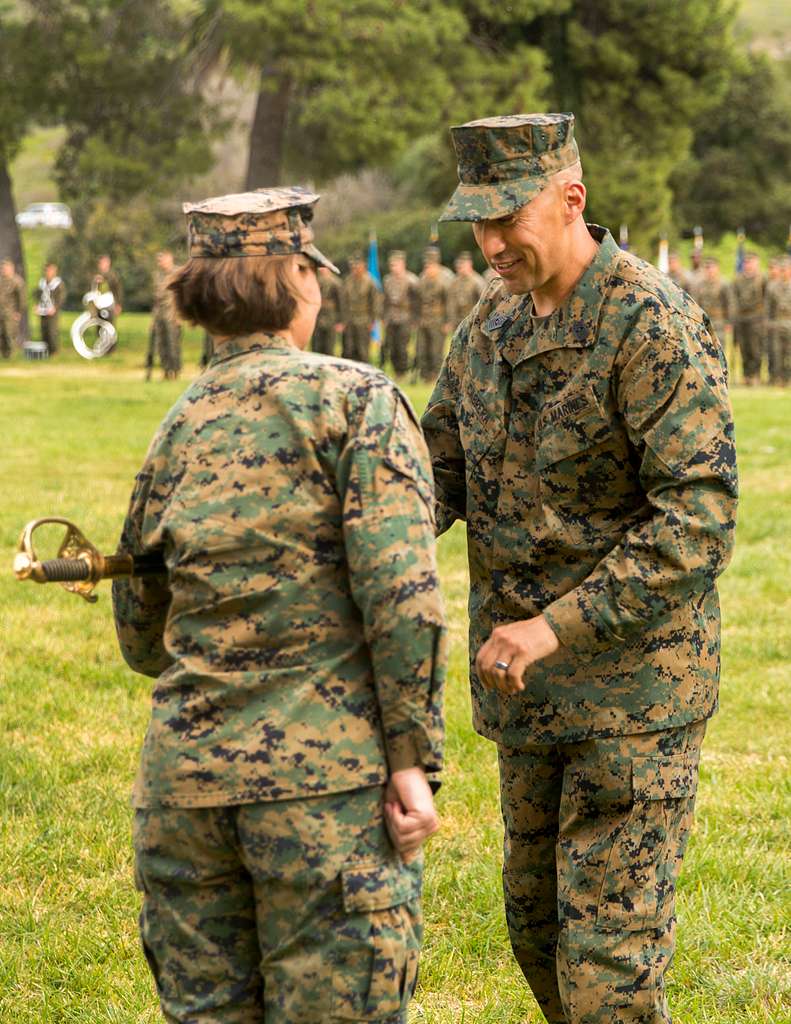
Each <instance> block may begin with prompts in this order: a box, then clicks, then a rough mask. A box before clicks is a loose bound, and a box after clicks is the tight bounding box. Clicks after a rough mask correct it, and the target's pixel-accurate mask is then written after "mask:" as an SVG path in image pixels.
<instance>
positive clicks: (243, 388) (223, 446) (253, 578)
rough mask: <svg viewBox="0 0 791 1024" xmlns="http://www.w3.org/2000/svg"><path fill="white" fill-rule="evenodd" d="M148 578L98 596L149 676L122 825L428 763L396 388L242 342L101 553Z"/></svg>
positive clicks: (188, 401)
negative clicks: (138, 560)
mask: <svg viewBox="0 0 791 1024" xmlns="http://www.w3.org/2000/svg"><path fill="white" fill-rule="evenodd" d="M120 546H121V547H122V548H124V549H126V550H132V551H135V552H143V551H149V550H151V549H154V548H160V547H162V548H164V555H165V561H166V564H167V570H168V575H167V579H164V578H159V579H156V580H151V579H148V580H146V579H140V580H123V581H117V582H116V583H115V584H114V587H113V600H114V608H115V618H116V627H117V631H118V638H119V642H120V645H121V650H122V652H123V654H124V657H125V658H126V660H127V662H128V663H129V664H130V665H131V667H132V668H134V669H135V670H136V671H138V672H142V673H145V674H146V675H150V676H156V677H158V678H157V682H156V684H155V686H154V691H153V710H152V717H151V722H150V725H149V728H148V732H147V735H146V739H145V744H144V747H143V753H142V763H141V767H140V771H139V774H138V778H137V781H136V784H135V791H134V798H133V800H134V803H135V805H136V806H138V807H145V806H151V805H156V804H163V805H171V806H184V807H190V806H191V807H198V806H216V805H225V804H235V803H247V802H256V801H262V800H276V799H284V798H291V797H303V796H310V795H313V794H320V793H328V792H340V791H343V790H350V789H355V788H358V787H363V786H370V785H375V784H379V783H382V782H383V781H384V780H385V779H386V777H387V775H388V771H389V772H392V771H395V770H398V769H403V768H408V767H412V766H415V765H422V766H423V767H424V768H425V770H426V771H427V772H429V773H436V772H438V771H439V770H440V768H441V762H442V717H441V700H442V687H443V681H444V675H445V660H446V650H445V643H446V640H445V637H446V631H445V624H444V616H443V610H442V604H441V600H440V594H439V583H438V579H437V568H436V560H435V541H434V519H433V486H432V479H431V469H430V465H429V461H428V454H427V451H426V447H425V443H424V441H423V438H422V436H421V433H420V428H419V426H418V424H417V422H416V420H415V417H414V414H413V412H412V410H411V408H410V406H409V404H408V402H407V400H406V399H405V398H404V397H403V395H401V393H400V392H399V391H398V389H397V388H396V387H395V385H394V384H393V383H392V382H391V381H390V380H389V379H388V378H387V377H385V376H384V375H383V374H381V373H379V372H377V371H375V370H373V369H372V368H371V367H369V366H364V365H362V364H359V363H352V362H347V361H345V360H340V359H332V358H330V357H328V356H323V355H318V354H315V353H303V352H300V351H299V350H297V349H296V348H293V347H291V346H289V345H288V344H287V343H286V342H285V341H284V340H283V339H281V338H278V337H276V336H272V335H263V334H258V335H254V336H251V337H246V338H236V339H232V340H231V341H229V342H227V343H225V344H223V345H222V346H221V347H220V348H219V349H218V351H217V353H216V355H215V356H214V358H213V359H212V361H211V363H210V365H209V368H208V369H207V370H206V371H205V372H204V373H203V375H202V376H201V377H199V378H198V379H197V380H196V381H195V383H194V384H193V385H192V386H191V387H190V388H189V389H188V390H187V391H186V392H185V393H184V394H183V395H182V396H181V398H180V399H179V400H178V401H177V403H176V404H175V406H174V407H173V408H172V409H171V411H170V412H169V413H168V415H167V416H166V417H165V420H164V421H163V423H162V425H161V427H160V429H159V431H158V433H157V434H156V436H155V438H154V440H153V442H152V444H151V447H150V449H149V452H148V455H147V456H146V460H145V463H144V465H143V468H142V470H141V471H140V473H139V474H138V476H137V482H136V486H135V489H134V492H133V494H132V499H131V505H130V508H129V514H128V516H127V519H126V522H125V524H124V528H123V534H122V537H121V545H120Z"/></svg>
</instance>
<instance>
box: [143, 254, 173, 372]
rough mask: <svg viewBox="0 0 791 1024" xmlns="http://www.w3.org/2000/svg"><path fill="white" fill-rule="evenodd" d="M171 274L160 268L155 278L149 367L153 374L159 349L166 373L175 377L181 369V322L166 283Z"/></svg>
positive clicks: (147, 359)
mask: <svg viewBox="0 0 791 1024" xmlns="http://www.w3.org/2000/svg"><path fill="white" fill-rule="evenodd" d="M169 276H170V271H163V270H157V271H156V272H155V274H154V278H153V284H152V293H153V304H152V307H151V317H152V319H151V328H150V330H149V334H148V352H147V354H146V370H147V372H148V373H149V374H150V372H151V370H152V369H153V366H154V353H155V352H156V353H157V354H158V356H159V365H160V366H161V367H162V371H163V373H164V374H165V376H166V377H169V378H173V379H175V378H176V377H178V375H179V373H180V372H181V324H180V323H179V319H178V317H177V316H176V310H175V308H174V306H173V303H172V301H171V299H170V296H169V294H168V291H167V288H166V287H165V282H166V281H167V279H168V277H169Z"/></svg>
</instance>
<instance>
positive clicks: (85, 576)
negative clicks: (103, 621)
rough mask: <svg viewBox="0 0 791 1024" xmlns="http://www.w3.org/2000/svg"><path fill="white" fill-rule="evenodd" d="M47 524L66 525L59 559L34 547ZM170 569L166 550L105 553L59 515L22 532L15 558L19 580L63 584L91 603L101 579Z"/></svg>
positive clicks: (36, 520)
mask: <svg viewBox="0 0 791 1024" xmlns="http://www.w3.org/2000/svg"><path fill="white" fill-rule="evenodd" d="M47 523H56V524H59V525H62V526H65V527H66V536H65V538H64V540H63V543H62V544H61V546H60V550H59V551H58V556H57V558H49V559H45V560H44V561H43V562H42V561H39V559H38V558H37V556H36V552H35V548H34V547H33V534H34V533H35V531H36V530H37V529H38V528H39V527H40V526H44V525H45V524H47ZM166 572H167V568H166V566H165V560H164V557H163V552H162V551H151V552H148V553H147V554H143V555H130V554H126V553H124V552H121V553H118V554H115V555H103V554H102V553H101V552H100V551H99V550H97V548H95V547H94V545H93V544H91V542H90V541H89V540H88V539H87V538H86V537H85V535H84V534H83V533H82V531H81V530H79V529H78V528H77V527H76V526H75V525H74V523H72V522H71V521H70V520H69V519H62V518H60V517H59V516H48V517H44V518H42V519H33V520H31V522H29V523H28V524H27V526H26V527H25V528H24V530H23V531H22V535H21V536H20V538H19V550H18V551H17V553H16V556H15V558H14V575H15V576H16V578H17V579H18V580H34V582H36V583H60V584H61V586H63V587H64V588H65V589H66V590H68V591H70V592H71V593H72V594H79V595H80V597H83V598H85V600H86V601H90V602H94V601H96V595H95V594H94V593H93V591H94V588H95V587H96V584H97V583H98V582H99V581H100V580H106V579H118V578H119V577H122V576H159V575H163V574H165V573H166Z"/></svg>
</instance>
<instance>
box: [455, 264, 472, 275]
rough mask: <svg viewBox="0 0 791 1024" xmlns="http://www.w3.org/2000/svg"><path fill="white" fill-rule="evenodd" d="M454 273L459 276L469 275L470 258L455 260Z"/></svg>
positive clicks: (470, 267)
mask: <svg viewBox="0 0 791 1024" xmlns="http://www.w3.org/2000/svg"><path fill="white" fill-rule="evenodd" d="M456 273H457V274H458V275H459V277H469V276H470V274H471V273H472V260H456Z"/></svg>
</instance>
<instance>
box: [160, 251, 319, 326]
mask: <svg viewBox="0 0 791 1024" xmlns="http://www.w3.org/2000/svg"><path fill="white" fill-rule="evenodd" d="M294 258H295V257H294V254H288V255H285V256H245V257H229V258H227V259H216V258H211V257H206V256H194V257H193V258H192V259H190V260H189V261H188V262H187V263H185V264H184V266H183V267H179V268H178V269H177V270H175V271H174V272H173V274H171V276H170V279H169V280H168V284H167V287H168V288H169V289H170V291H171V292H172V293H173V298H174V302H175V305H176V310H177V311H178V314H179V316H180V317H181V319H182V320H188V321H190V323H193V324H198V325H199V326H200V327H203V328H205V330H207V331H208V332H209V333H210V334H220V335H236V334H254V333H255V332H256V331H282V330H283V329H284V328H286V327H288V325H289V324H290V323H291V321H292V320H293V318H294V314H295V312H296V309H297V297H298V296H299V292H298V291H297V288H296V284H295V281H294V278H293V276H292V275H290V274H289V264H290V263H291V262H292V261H293V260H294Z"/></svg>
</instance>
